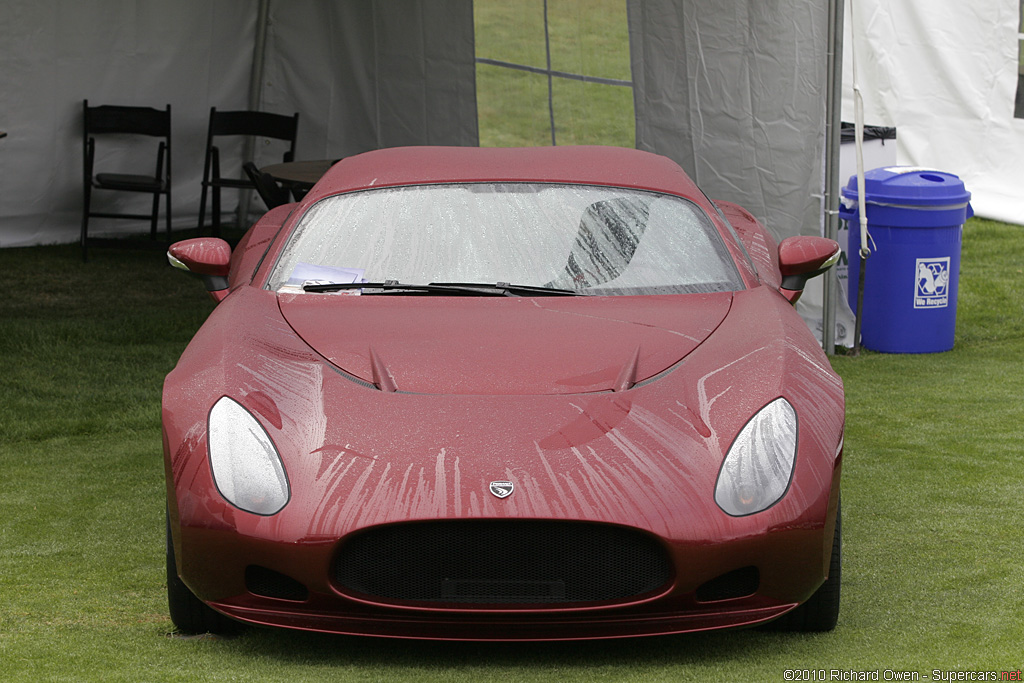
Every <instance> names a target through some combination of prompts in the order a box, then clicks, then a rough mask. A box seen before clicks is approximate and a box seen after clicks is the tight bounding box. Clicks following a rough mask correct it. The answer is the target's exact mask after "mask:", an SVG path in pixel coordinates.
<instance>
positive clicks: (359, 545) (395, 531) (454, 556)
mask: <svg viewBox="0 0 1024 683" xmlns="http://www.w3.org/2000/svg"><path fill="white" fill-rule="evenodd" d="M333 576H334V580H335V582H336V583H337V584H338V585H339V586H340V587H341V588H342V589H343V590H345V591H348V592H352V593H358V594H361V595H364V596H367V597H371V598H375V599H378V600H384V601H403V602H407V601H412V602H424V603H466V604H513V603H516V604H536V603H547V604H567V603H586V602H614V601H624V600H627V599H629V598H633V597H636V596H640V595H643V594H645V593H650V592H652V591H655V590H657V589H659V588H662V587H663V586H665V585H666V584H667V583H668V582H669V580H670V579H671V578H672V569H671V563H670V561H669V558H668V555H667V553H666V552H665V549H664V548H663V547H662V545H661V544H660V543H658V541H656V540H655V539H654V538H653V537H652V536H650V535H648V534H646V533H643V532H641V531H637V530H635V529H629V528H626V527H620V526H613V525H609V524H597V523H591V522H567V521H556V520H439V521H429V522H407V523H403V524H394V525H388V526H380V527H374V528H371V529H368V530H366V531H363V532H359V533H357V534H355V535H353V536H352V537H350V538H349V539H347V540H345V541H344V542H343V543H342V545H341V547H340V548H339V551H338V554H337V556H336V558H335V561H334V566H333Z"/></svg>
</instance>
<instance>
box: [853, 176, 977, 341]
mask: <svg viewBox="0 0 1024 683" xmlns="http://www.w3.org/2000/svg"><path fill="white" fill-rule="evenodd" d="M842 195H843V203H842V207H841V208H840V210H839V215H840V217H841V218H843V219H844V220H846V221H848V223H849V227H850V232H849V244H848V247H847V251H848V256H849V263H850V269H849V279H848V282H849V286H850V288H849V291H848V292H847V296H848V298H849V301H850V308H852V309H853V311H854V313H857V314H858V315H859V312H858V311H857V284H858V280H859V277H860V212H859V209H858V208H857V196H858V193H857V176H856V175H855V176H853V177H851V178H850V181H849V183H848V184H847V185H846V187H844V188H843V190H842ZM864 200H865V202H866V206H865V212H866V213H867V219H868V221H867V222H868V232H869V233H870V235H871V238H872V250H871V254H870V256H869V257H868V259H867V263H866V264H865V273H864V315H863V317H862V318H861V343H862V344H863V345H864V347H865V348H868V349H871V350H873V351H882V352H885V353H937V352H940V351H949V350H950V349H952V348H953V336H954V332H955V330H956V300H957V290H958V286H959V282H960V245H961V242H962V235H963V224H964V222H965V221H966V220H967V219H968V218H970V217H971V216H973V215H974V211H973V210H972V209H971V205H970V200H971V193H970V192H968V191H967V189H966V188H965V187H964V184H963V181H961V180H960V178H958V177H957V176H955V175H953V174H952V173H944V172H942V171H933V170H929V169H922V168H917V167H909V166H889V167H886V168H876V169H872V170H870V171H867V172H866V173H865V174H864Z"/></svg>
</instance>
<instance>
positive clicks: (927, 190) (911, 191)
mask: <svg viewBox="0 0 1024 683" xmlns="http://www.w3.org/2000/svg"><path fill="white" fill-rule="evenodd" d="M842 194H843V196H844V197H846V198H847V199H853V200H856V199H857V176H856V175H853V176H850V182H848V183H847V184H846V187H844V188H843V191H842ZM970 200H971V193H970V192H968V191H967V189H966V188H965V187H964V182H963V181H962V180H960V178H958V177H957V176H955V175H953V174H952V173H946V172H945V171H935V170H932V169H928V168H921V167H919V166H886V167H884V168H873V169H871V170H870V171H865V172H864V201H865V202H868V203H870V204H889V205H893V206H963V205H965V204H967V203H968V202H969V201H970Z"/></svg>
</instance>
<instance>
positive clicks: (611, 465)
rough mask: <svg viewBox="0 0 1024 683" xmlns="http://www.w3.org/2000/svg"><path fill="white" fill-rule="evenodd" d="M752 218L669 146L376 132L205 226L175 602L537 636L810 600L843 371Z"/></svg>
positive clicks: (198, 254)
mask: <svg viewBox="0 0 1024 683" xmlns="http://www.w3.org/2000/svg"><path fill="white" fill-rule="evenodd" d="M838 253H839V252H838V246H837V245H836V244H835V242H832V241H830V240H826V239H822V238H817V237H791V238H789V239H786V240H783V241H782V243H781V244H779V245H777V244H776V242H775V241H774V240H773V239H772V237H771V236H770V235H769V233H768V232H767V231H766V230H765V229H764V228H763V227H762V226H761V225H760V224H759V223H758V221H757V220H755V219H754V218H753V217H752V216H751V215H750V214H749V213H747V212H746V211H745V210H743V209H742V208H740V207H739V206H736V205H735V204H730V203H728V202H722V201H719V202H712V201H711V200H709V199H708V198H707V197H706V196H705V195H704V194H703V193H702V192H701V191H700V190H699V189H697V187H696V185H694V183H693V182H692V181H691V180H690V179H689V178H688V177H687V176H686V174H685V173H684V172H683V171H682V169H680V167H679V166H678V165H676V164H675V163H673V162H672V161H670V160H668V159H666V158H663V157H660V156H656V155H653V154H649V153H646V152H640V151H637V150H629V149H619V148H607V147H549V148H529V149H480V148H438V147H417V148H401V149H385V150H381V151H376V152H370V153H367V154H361V155H359V156H355V157H351V158H348V159H345V160H343V161H341V162H340V163H338V164H336V165H335V166H334V167H333V168H331V170H330V171H329V172H328V173H327V175H326V176H324V178H323V179H322V180H321V181H320V182H319V183H318V184H317V185H316V186H315V187H314V188H313V190H312V191H310V192H309V194H308V195H306V196H305V197H304V198H303V199H302V201H300V202H298V203H294V204H288V205H285V206H281V207H278V208H275V209H273V210H271V211H270V212H268V213H267V214H266V215H265V216H264V217H263V218H262V219H260V220H259V222H257V223H256V224H255V225H254V226H253V227H252V228H251V229H250V230H249V232H248V233H247V234H246V235H245V237H244V238H243V239H242V241H241V242H240V243H239V244H238V245H237V247H235V249H234V250H233V251H232V249H231V248H230V247H229V246H228V244H227V243H226V242H223V241H221V240H218V239H212V238H200V239H193V240H187V241H184V242H179V243H177V244H174V245H173V246H172V247H171V249H170V252H169V258H170V260H171V262H172V263H173V264H174V265H176V266H178V267H181V268H184V269H186V270H188V271H190V272H192V273H195V274H197V275H200V276H202V277H203V279H204V280H205V282H206V285H207V288H208V290H209V291H210V294H211V295H212V296H213V297H214V298H215V299H216V300H217V301H218V302H219V304H218V305H217V307H216V308H215V309H214V311H213V313H212V314H211V315H210V317H209V319H208V320H207V321H206V323H205V324H204V325H203V326H202V328H201V329H200V330H199V331H198V332H197V334H196V336H195V338H194V339H193V340H192V342H191V344H189V346H188V348H187V349H186V350H185V352H184V354H183V355H182V357H181V360H180V361H179V362H178V364H177V367H175V369H174V370H173V371H172V372H171V373H170V374H169V375H168V376H167V381H166V383H165V385H164V393H163V438H164V459H165V466H166V474H167V512H168V515H167V517H168V521H167V579H168V580H167V584H168V585H167V588H168V597H169V602H170V611H171V616H172V619H173V621H174V623H175V625H176V626H177V628H178V629H180V630H181V631H184V632H204V631H225V630H230V629H231V628H233V627H234V626H236V625H237V624H238V622H248V623H252V624H265V625H274V626H284V627H290V628H297V629H307V630H311V631H326V632H335V633H348V634H365V635H377V636H394V637H406V638H433V639H457V640H552V639H577V638H611V637H622V636H640V635H653V634H666V633H680V632H686V631H699V630H705V629H716V628H724V627H734V626H747V625H753V624H761V623H766V622H770V621H772V620H777V621H776V622H775V624H776V625H778V626H780V627H784V628H791V629H808V630H828V629H831V628H832V627H833V626H834V625H835V622H836V618H837V615H838V608H839V584H840V576H839V573H840V521H839V517H840V515H839V473H840V463H841V459H842V448H843V426H844V399H843V387H842V382H841V380H840V379H839V377H838V376H836V374H835V373H834V372H833V371H832V370H831V368H830V366H829V362H828V360H827V359H826V357H825V355H824V354H823V353H822V351H821V349H820V348H819V346H818V344H817V343H816V341H815V339H814V337H813V336H812V334H811V332H810V331H809V330H808V328H807V325H806V324H805V323H804V322H803V321H802V320H801V318H800V317H799V316H798V315H797V313H796V312H795V311H794V309H793V307H792V305H791V304H792V302H793V301H794V300H795V299H796V297H797V296H798V295H799V294H800V292H801V290H802V288H803V285H804V283H805V282H806V280H807V278H809V277H811V276H813V275H816V274H818V273H820V272H822V271H823V270H824V269H826V268H828V267H829V266H830V265H831V264H832V263H833V262H834V261H835V260H836V258H837V256H838Z"/></svg>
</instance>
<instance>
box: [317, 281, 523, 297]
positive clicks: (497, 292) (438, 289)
mask: <svg viewBox="0 0 1024 683" xmlns="http://www.w3.org/2000/svg"><path fill="white" fill-rule="evenodd" d="M343 289H360V290H362V294H387V293H389V292H394V293H396V294H401V293H411V294H449V295H453V296H515V295H514V294H509V293H508V292H506V291H504V290H501V289H498V288H497V287H489V288H484V289H478V288H476V287H462V286H459V285H455V284H450V285H449V284H435V283H431V284H429V285H407V284H403V283H401V282H399V281H398V280H384V281H383V282H316V283H308V284H304V285H302V291H304V292H339V291H341V290H343Z"/></svg>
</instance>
